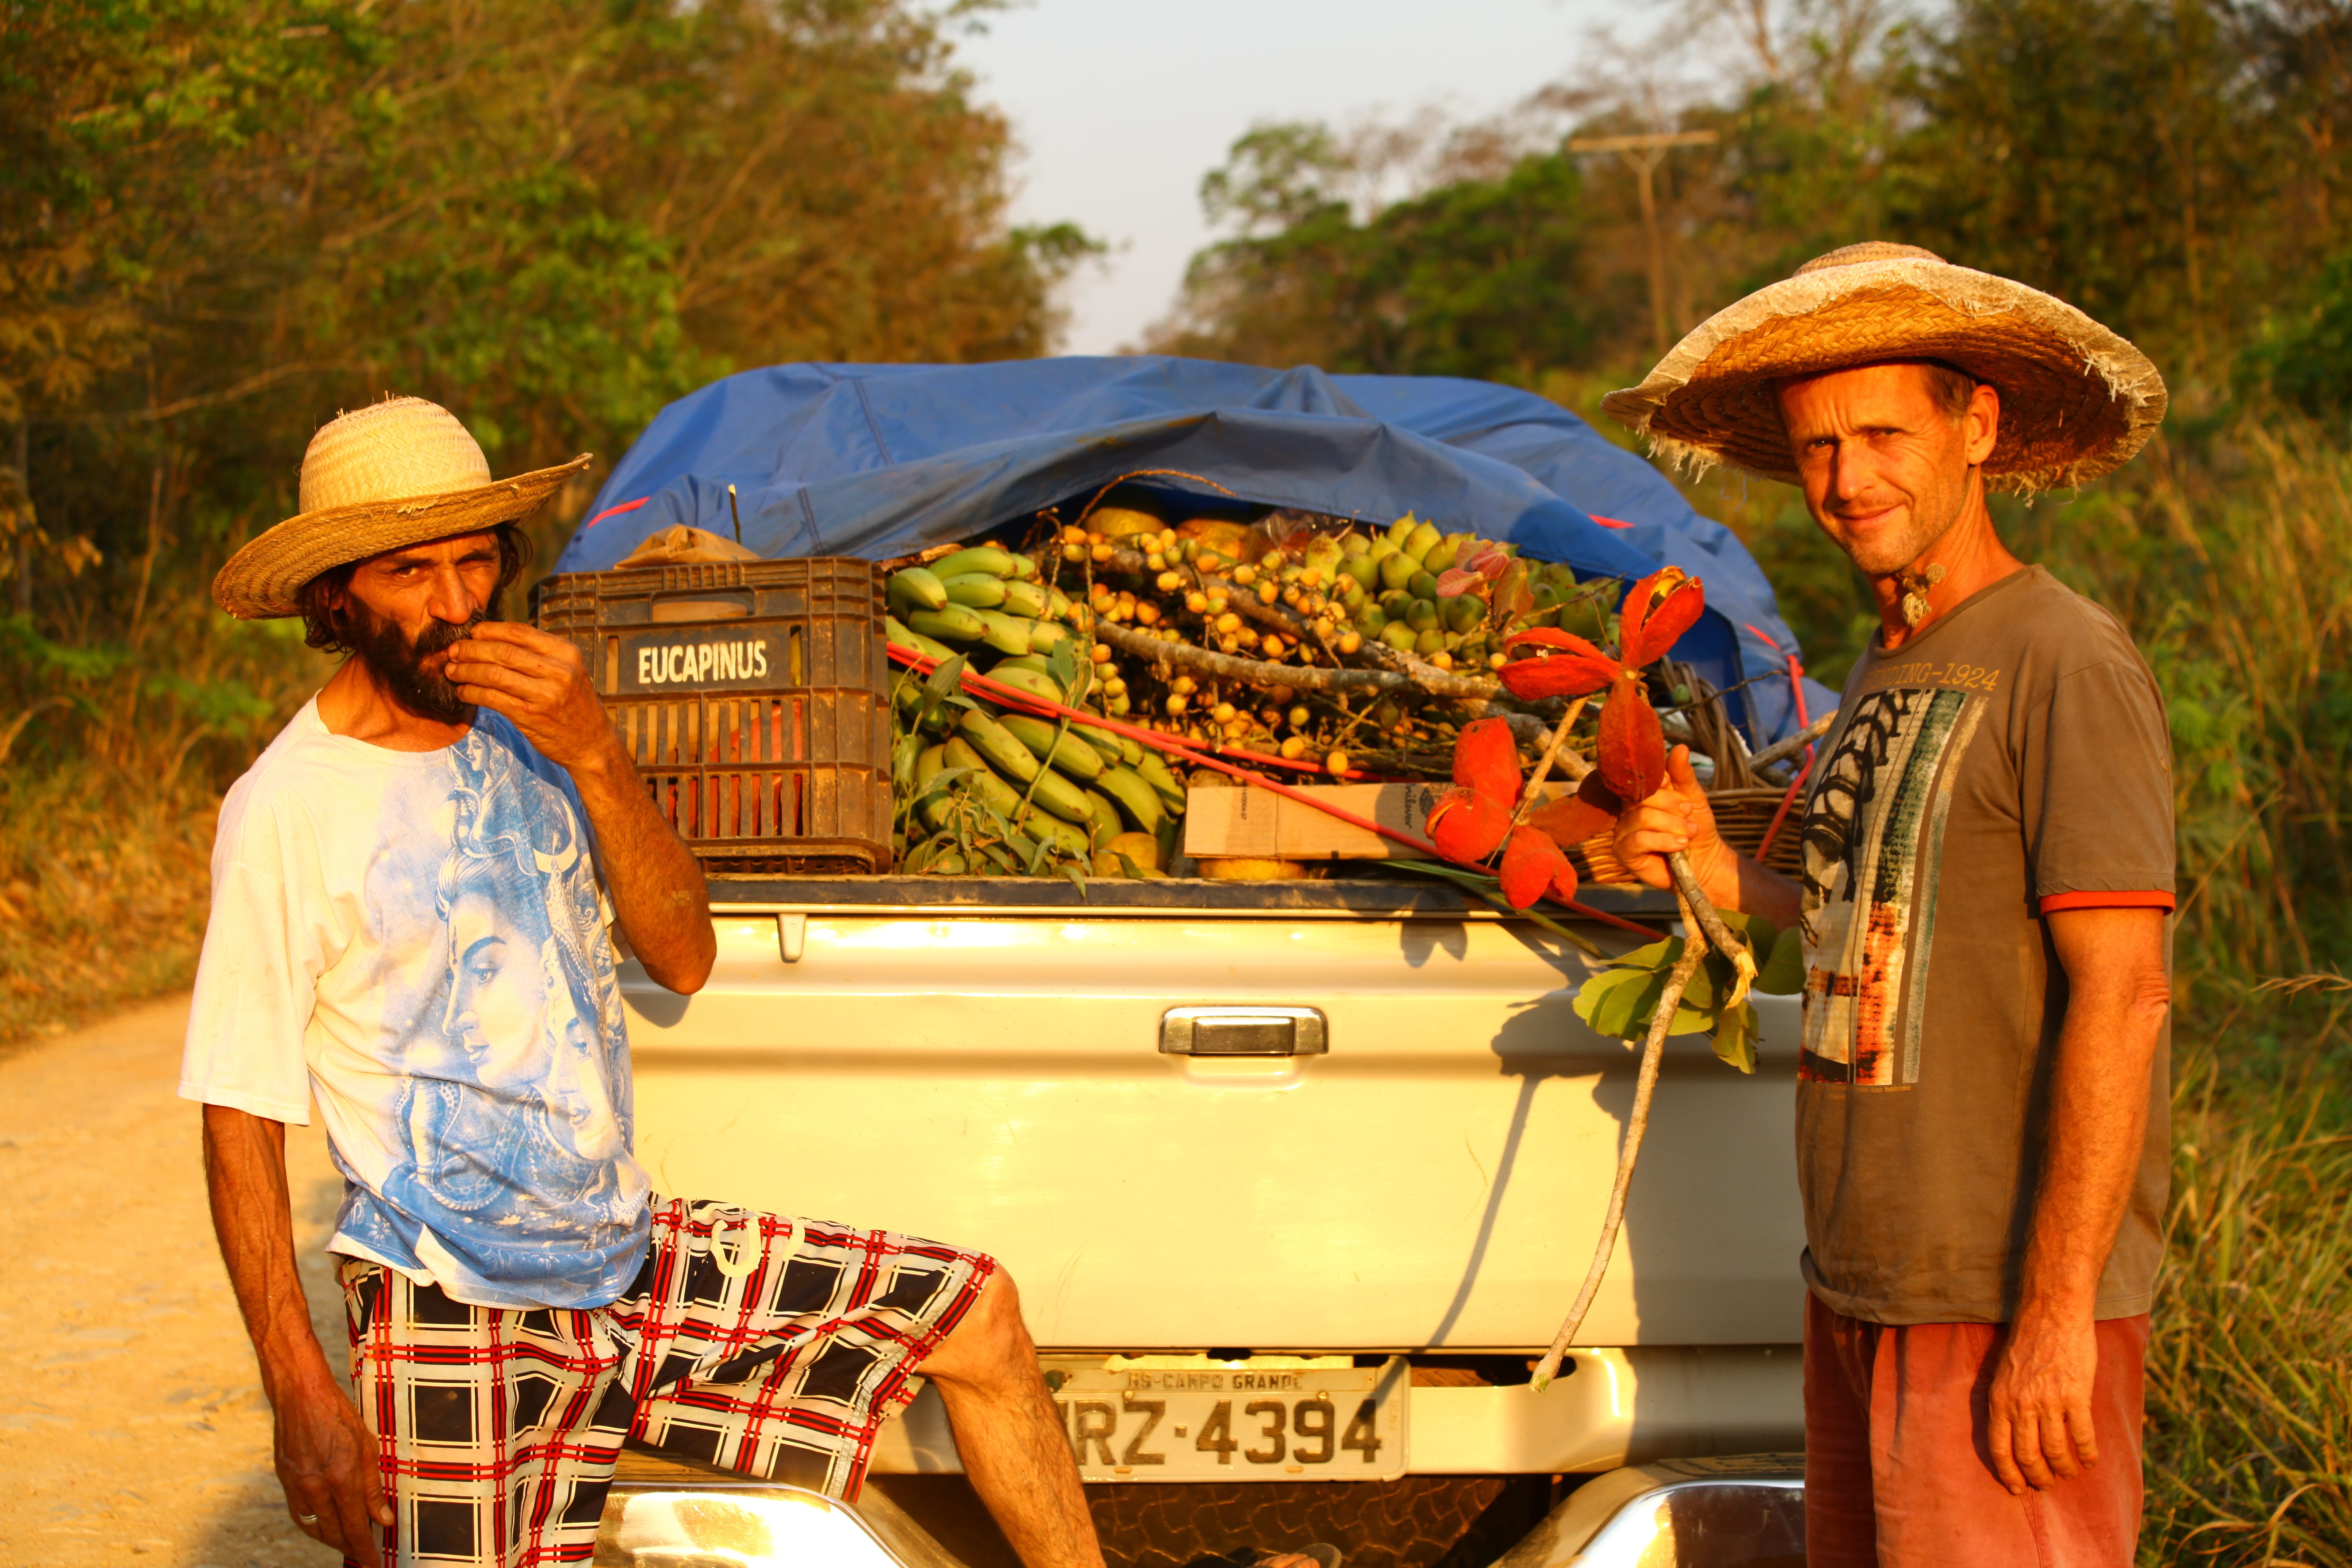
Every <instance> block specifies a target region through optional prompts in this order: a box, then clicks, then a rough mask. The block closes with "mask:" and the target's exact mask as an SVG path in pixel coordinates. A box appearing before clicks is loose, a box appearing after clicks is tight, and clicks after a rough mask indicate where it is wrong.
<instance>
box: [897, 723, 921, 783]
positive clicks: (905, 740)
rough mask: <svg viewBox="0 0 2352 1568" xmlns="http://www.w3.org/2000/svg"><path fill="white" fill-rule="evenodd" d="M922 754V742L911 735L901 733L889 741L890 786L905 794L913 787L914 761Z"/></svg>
mask: <svg viewBox="0 0 2352 1568" xmlns="http://www.w3.org/2000/svg"><path fill="white" fill-rule="evenodd" d="M922 754H923V742H921V741H920V740H919V739H917V738H916V737H915V736H912V735H901V736H899V737H898V739H897V740H895V741H893V742H890V787H891V788H892V789H895V790H897V791H898V793H899V794H900V795H905V794H907V793H908V792H909V791H911V790H912V789H913V788H914V787H915V763H916V761H917V760H918V759H919V758H920V757H921V756H922Z"/></svg>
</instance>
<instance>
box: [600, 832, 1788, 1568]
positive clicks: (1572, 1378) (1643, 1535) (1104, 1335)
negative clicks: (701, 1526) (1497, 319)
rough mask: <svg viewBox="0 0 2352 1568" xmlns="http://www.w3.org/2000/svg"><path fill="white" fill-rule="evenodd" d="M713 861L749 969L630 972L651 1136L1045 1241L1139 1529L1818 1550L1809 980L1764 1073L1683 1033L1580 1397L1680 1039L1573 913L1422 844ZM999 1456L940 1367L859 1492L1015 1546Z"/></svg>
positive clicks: (1414, 1554)
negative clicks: (1367, 870)
mask: <svg viewBox="0 0 2352 1568" xmlns="http://www.w3.org/2000/svg"><path fill="white" fill-rule="evenodd" d="M711 887H712V899H713V913H714V919H715V921H716V923H717V927H718V932H719V960H718V966H717V968H716V969H715V970H714V972H713V973H712V975H711V978H710V983H709V986H708V987H707V988H706V989H705V990H703V991H702V992H700V993H699V994H697V995H695V996H693V997H692V998H690V999H689V998H684V997H678V996H675V995H673V994H669V993H668V992H666V991H663V990H661V989H659V988H658V987H656V986H655V985H654V984H651V983H650V982H649V981H646V979H645V978H644V977H643V976H642V975H636V974H634V973H628V972H625V990H626V994H627V997H628V1001H629V1005H630V1006H631V1008H632V1010H633V1015H634V1016H632V1018H631V1020H630V1025H631V1040H632V1046H633V1049H634V1052H635V1064H636V1085H637V1108H638V1126H639V1132H638V1142H639V1149H640V1154H641V1157H642V1159H643V1161H644V1163H645V1164H646V1168H647V1169H648V1171H650V1172H651V1173H652V1174H653V1176H654V1179H655V1181H656V1184H657V1185H658V1186H659V1187H660V1188H661V1190H663V1191H667V1192H681V1193H690V1194H700V1195H708V1196H712V1197H724V1198H727V1199H730V1200H733V1201H737V1202H742V1203H747V1204H755V1205H761V1206H764V1207H768V1208H772V1209H774V1210H778V1211H781V1212H785V1213H793V1214H804V1215H824V1216H828V1217H834V1216H837V1217H840V1218H843V1219H846V1220H854V1221H856V1222H857V1223H859V1224H862V1225H869V1226H888V1227H891V1228H895V1229H899V1230H905V1231H910V1232H913V1233H916V1234H919V1235H928V1236H932V1237H942V1238H947V1239H951V1240H953V1241H956V1242H958V1243H960V1244H963V1245H969V1246H972V1247H981V1248H984V1249H986V1250H988V1251H990V1252H992V1253H994V1254H995V1255H996V1256H997V1257H999V1258H1002V1259H1003V1261H1004V1263H1005V1264H1006V1265H1007V1266H1008V1267H1009V1268H1010V1269H1011V1271H1012V1273H1013V1277H1014V1278H1015V1279H1018V1280H1019V1281H1020V1283H1021V1286H1022V1292H1023V1299H1024V1304H1025V1307H1026V1310H1027V1315H1028V1321H1029V1327H1030V1330H1031V1331H1032V1332H1033V1334H1034V1336H1035V1338H1036V1341H1037V1343H1038V1345H1039V1347H1040V1350H1041V1352H1042V1353H1043V1356H1044V1358H1045V1367H1046V1372H1047V1380H1048V1382H1049V1384H1052V1385H1053V1386H1054V1388H1055V1392H1056V1395H1057V1398H1058V1400H1059V1402H1060V1404H1061V1405H1062V1408H1063V1411H1064V1415H1065V1418H1066V1421H1067V1422H1068V1424H1069V1432H1070V1436H1071V1441H1072V1443H1073V1446H1074V1447H1076V1450H1077V1453H1078V1457H1079V1460H1080V1463H1081V1466H1082V1468H1083V1471H1084V1474H1085V1476H1086V1479H1087V1481H1088V1483H1089V1495H1090V1497H1091V1498H1092V1500H1094V1503H1095V1512H1096V1515H1097V1521H1098V1522H1099V1524H1100V1526H1101V1529H1102V1534H1103V1539H1104V1545H1105V1549H1106V1552H1107V1553H1108V1556H1109V1558H1110V1560H1111V1561H1112V1563H1115V1564H1126V1565H1130V1568H1181V1565H1182V1564H1187V1563H1195V1562H1198V1561H1199V1560H1201V1559H1202V1558H1204V1557H1210V1556H1214V1555H1217V1554H1220V1553H1232V1552H1237V1551H1246V1550H1247V1549H1249V1548H1253V1547H1260V1548H1287V1547H1291V1546H1296V1545H1297V1544H1300V1543H1303V1542H1307V1541H1328V1542H1332V1543H1333V1544H1335V1545H1338V1546H1339V1547H1340V1548H1341V1549H1342V1550H1343V1551H1344V1552H1346V1554H1347V1561H1348V1563H1349V1564H1350V1568H1391V1565H1393V1568H1432V1565H1436V1564H1443V1565H1444V1568H1487V1565H1488V1564H1490V1563H1498V1562H1500V1563H1507V1565H1508V1568H1567V1565H1569V1564H1571V1563H1583V1564H1591V1565H1594V1568H1598V1565H1600V1564H1602V1563H1622V1564H1629V1565H1630V1564H1634V1563H1642V1564H1665V1563H1680V1564H1685V1565H1688V1568H1701V1565H1704V1568H1717V1565H1721V1568H1730V1565H1733V1564H1756V1565H1760V1564H1769V1563H1791V1564H1792V1563H1801V1561H1802V1529H1801V1471H1800V1468H1799V1465H1798V1462H1797V1460H1796V1458H1794V1457H1793V1456H1792V1454H1791V1453H1790V1450H1794V1449H1797V1448H1799V1447H1801V1412H1800V1399H1799V1389H1800V1362H1801V1357H1800V1352H1799V1346H1798V1341H1799V1337H1800V1322H1801V1317H1800V1312H1801V1302H1802V1297H1801V1289H1802V1287H1801V1283H1800V1281H1799V1279H1798V1276H1797V1270H1796V1258H1797V1253H1798V1249H1799V1247H1800V1246H1801V1239H1802V1238H1801V1225H1800V1220H1799V1215H1798V1209H1797V1203H1796V1184H1795V1179H1794V1171H1793V1157H1792V1147H1791V1135H1790V1100H1791V1096H1792V1092H1793V1082H1794V1071H1795V1060H1796V1053H1795V1041H1796V1038H1797V1031H1796V1017H1795V1008H1794V1002H1793V999H1791V998H1778V997H1759V998H1758V1003H1759V1014H1760V1015H1761V1016H1762V1019H1763V1035H1762V1042H1761V1045H1760V1047H1759V1070H1758V1071H1757V1073H1756V1074H1755V1075H1754V1076H1753V1077H1743V1076H1741V1075H1740V1074H1738V1073H1737V1072H1734V1071H1732V1070H1731V1069H1729V1068H1726V1067H1725V1066H1723V1065H1722V1064H1721V1063H1720V1062H1718V1061H1717V1059H1716V1058H1715V1057H1714V1055H1713V1053H1712V1051H1711V1049H1710V1048H1709V1046H1708V1044H1707V1042H1706V1040H1705V1039H1703V1038H1692V1039H1678V1040H1675V1041H1674V1042H1672V1043H1671V1045H1670V1046H1669V1048H1668V1052H1667V1056H1666V1068H1665V1073H1664V1079H1663V1080H1662V1082H1661V1084H1660V1087H1659V1089H1658V1095H1657V1101H1656V1112H1655V1115H1654V1120H1653V1121H1652V1123H1651V1127H1650V1131H1649V1136H1648V1140H1647V1142H1646V1144H1645V1146H1644V1149H1643V1159H1642V1163H1641V1167H1640V1171H1639V1173H1638V1175H1637V1177H1636V1179H1635V1182H1634V1184H1633V1197H1632V1202H1631V1205H1630V1206H1629V1209H1628V1217H1627V1222H1626V1226H1625V1230H1624V1234H1623V1237H1622V1241H1621V1243H1620V1246H1619V1248H1618V1252H1617V1257H1616V1259H1615V1261H1614V1263H1613V1264H1612V1267H1611V1268H1610V1271H1609V1275H1608V1279H1607V1281H1606V1283H1605V1284H1604V1285H1603V1287H1602V1289H1601V1294H1600V1298H1599V1300H1598V1301H1597V1303H1596V1304H1595V1305H1594V1307H1593V1309H1592V1311H1591V1315H1590V1317H1589V1318H1587V1320H1586V1321H1585V1323H1584V1326H1583V1330H1582V1331H1581V1334H1580V1346H1579V1348H1577V1349H1576V1350H1575V1351H1574V1352H1573V1353H1572V1355H1571V1357H1570V1363H1569V1364H1568V1366H1567V1367H1566V1368H1564V1369H1563V1371H1564V1373H1569V1374H1570V1375H1564V1376H1563V1377H1562V1378H1561V1379H1560V1380H1559V1381H1558V1382H1557V1383H1555V1384H1553V1385H1552V1386H1551V1387H1550V1388H1549V1390H1548V1391H1545V1392H1542V1393H1538V1392H1537V1391H1536V1390H1535V1389H1534V1388H1533V1387H1531V1386H1530V1385H1529V1384H1528V1365H1529V1363H1530V1361H1531V1359H1532V1358H1533V1357H1535V1356H1536V1355H1538V1353H1540V1352H1541V1351H1542V1350H1543V1349H1544V1348H1545V1347H1546V1346H1547V1345H1548V1344H1549V1342H1550V1339H1551V1336H1552V1334H1553V1332H1554V1331H1555V1330H1556V1329H1557V1327H1558V1325H1559V1319H1560V1317H1561V1315H1562V1313H1563V1312H1564V1311H1565V1310H1566V1308H1567V1306H1568V1303H1569V1302H1570V1299H1571V1298H1572V1297H1573V1295H1574V1294H1575V1291H1576V1288H1577V1286H1578V1285H1579V1283H1580V1281H1581V1279H1582V1278H1583V1276H1584V1272H1585V1269H1586V1267H1587V1265H1588V1263H1589V1261H1590V1258H1591V1250H1592V1246H1593V1241H1594V1238H1595V1236H1596V1233H1597V1231H1598V1228H1599V1226H1600V1223H1601V1211H1602V1208H1603V1205H1604V1204H1605V1202H1606V1198H1607V1194H1608V1192H1609V1187H1610V1183H1611V1178H1612V1173H1613V1170H1614V1166H1615V1162H1616V1159H1617V1153H1618V1147H1619V1141H1620V1136H1621V1133H1622V1127H1623V1122H1624V1118H1625V1115H1626V1112H1627V1109H1628V1106H1629V1104H1630V1101H1631V1100H1632V1096H1633V1077H1634V1066H1635V1060H1636V1057H1637V1055H1638V1053H1637V1052H1636V1051H1633V1050H1629V1049H1628V1048H1626V1047H1623V1046H1622V1045H1621V1044H1619V1043H1618V1042H1616V1041H1613V1040H1604V1039H1601V1038H1598V1037H1595V1036H1594V1035H1592V1034H1591V1032H1590V1031H1589V1030H1587V1029H1586V1028H1585V1027H1584V1026H1583V1025H1582V1024H1581V1023H1580V1021H1579V1020H1578V1018H1577V1017H1576V1016H1575V1014H1574V1012H1573V1011H1572V1010H1571V1007H1570V1003H1571V1001H1572V998H1573V996H1574V994H1575V991H1576V989H1577V987H1578V986H1579V984H1581V982H1582V981H1583V979H1584V978H1585V977H1586V975H1587V974H1588V973H1591V969H1590V961H1589V960H1588V959H1586V958H1585V957H1584V956H1583V955H1582V954H1580V953H1579V952H1576V951H1575V950H1573V949H1572V948H1570V947H1569V946H1568V945H1567V944H1565V943H1563V942H1559V940H1558V938H1557V937H1555V936H1552V935H1550V934H1549V933H1547V932H1545V931H1543V930H1542V929H1541V928H1539V927H1538V926H1537V925H1535V924H1534V923H1533V922H1531V921H1519V920H1512V919H1509V918H1505V917H1501V916H1498V915H1496V914H1494V913H1492V912H1489V911H1487V910H1484V909H1471V908H1465V900H1463V898H1462V897H1461V896H1460V895H1459V894H1458V893H1456V892H1454V890H1452V889H1448V888H1445V887H1444V886H1442V885H1437V884H1433V883H1429V882H1426V881H1423V880H1418V879H1412V878H1411V877H1410V876H1409V874H1406V873H1401V872H1397V871H1393V870H1391V871H1390V872H1388V873H1387V874H1386V877H1385V878H1380V877H1377V876H1374V877H1366V878H1360V879H1351V878H1338V879H1330V880H1323V881H1307V882H1276V883H1257V884H1235V883H1223V882H1204V881H1192V880H1166V881H1128V882H1103V881H1097V882H1095V883H1094V884H1092V885H1091V886H1090V887H1089V888H1088V889H1087V892H1086V894H1085V895H1084V896H1083V897H1082V896H1081V895H1080V893H1079V891H1078V889H1076V888H1073V887H1071V886H1069V885H1067V884H1066V883H1061V882H1051V881H1033V880H995V879H986V880H983V879H969V880H965V879H943V878H936V877H933V878H890V877H877V878H855V879H767V880H761V879H714V881H713V882H712V884H711ZM1591 897H1592V898H1593V900H1595V902H1596V904H1597V905H1598V904H1600V903H1602V902H1604V901H1606V902H1607V907H1608V908H1610V909H1612V910H1614V911H1616V912H1619V913H1623V914H1629V915H1632V916H1634V917H1636V918H1643V919H1648V920H1651V921H1662V920H1664V919H1665V918H1667V916H1668V910H1667V909H1666V907H1665V906H1664V903H1663V901H1662V900H1657V899H1655V898H1654V896H1651V895H1643V894H1628V893H1625V892H1622V891H1620V890H1612V889H1600V890H1596V891H1593V892H1592V893H1591ZM1586 929H1587V930H1588V931H1589V932H1590V933H1591V935H1593V936H1594V937H1595V938H1596V939H1597V940H1600V941H1601V942H1607V943H1616V944H1620V945H1624V946H1630V945H1633V943H1632V941H1631V939H1630V938H1628V937H1627V936H1626V935H1625V934H1624V933H1623V932H1622V931H1613V930H1612V928H1608V927H1605V926H1601V925H1598V924H1594V925H1591V926H1588V927H1587V928H1586ZM958 1471H959V1464H958V1461H957V1458H956V1453H955V1449H954V1446H953V1444H952V1442H951V1441H950V1437H949V1435H948V1431H947V1426H946V1423H945V1420H944V1418H943V1416H942V1415H941V1413H940V1408H939V1406H938V1405H937V1402H936V1400H935V1398H933V1397H932V1396H930V1395H928V1394H927V1395H925V1396H924V1397H923V1398H922V1399H919V1401H918V1402H917V1403H916V1405H914V1406H913V1408H912V1409H911V1410H910V1411H909V1412H908V1415H907V1416H906V1417H905V1418H904V1419H902V1420H899V1421H898V1422H894V1423H893V1424H892V1426H891V1427H890V1428H889V1429H888V1430H887V1432H886V1434H885V1436H884V1437H883V1439H882V1441H881V1443H880V1445H879V1446H878V1447H877V1455H876V1460H875V1465H874V1475H873V1477H872V1478H871V1479H869V1481H868V1483H867V1487H866V1492H865V1495H864V1497H863V1499H862V1500H861V1501H860V1503H859V1505H858V1512H859V1514H860V1515H861V1516H862V1518H863V1522H864V1524H865V1525H866V1527H867V1528H869V1529H871V1530H872V1531H875V1532H876V1533H877V1535H878V1536H879V1538H880V1539H881V1540H882V1541H883V1542H885V1544H886V1546H887V1554H888V1555H889V1556H892V1557H895V1558H897V1559H898V1561H899V1562H901V1563H906V1564H908V1568H945V1565H947V1564H952V1563H962V1564H966V1565H968V1568H998V1565H999V1564H1007V1563H1011V1562H1012V1558H1011V1556H1010V1553H1009V1552H1008V1551H1007V1549H1006V1548H1005V1547H1004V1545H1003V1542H1002V1540H1001V1538H998V1537H996V1536H995V1535H994V1532H993V1531H992V1528H991V1527H990V1526H988V1524H987V1522H986V1521H985V1517H984V1515H982V1513H981V1512H980V1510H979V1509H978V1507H977V1505H976V1503H975V1502H974V1501H973V1500H972V1498H971V1493H970V1491H969V1489H967V1488H965V1486H964V1484H963V1482H962V1480H961V1476H960V1475H959V1474H958ZM621 1480H622V1486H621V1487H620V1488H619V1489H618V1490H617V1491H616V1494H615V1504H614V1514H613V1515H612V1516H610V1517H612V1518H614V1519H617V1518H619V1517H620V1514H621V1512H622V1511H623V1510H624V1509H625V1507H626V1506H627V1505H628V1502H629V1500H630V1498H631V1497H632V1496H635V1497H637V1498H639V1499H640V1500H649V1499H652V1498H653V1495H654V1494H656V1493H660V1494H662V1496H664V1497H667V1496H669V1495H671V1494H674V1493H679V1492H690V1491H692V1490H694V1489H697V1488H722V1487H724V1486H725V1485H726V1483H728V1482H729V1481H730V1480H736V1481H740V1478H729V1477H725V1476H723V1475H721V1474H720V1473H719V1472H702V1471H696V1470H694V1469H693V1468H691V1467H688V1466H685V1465H682V1464H678V1463H674V1462H670V1461H667V1460H664V1459H662V1458H659V1457H657V1456H655V1455H652V1454H651V1453H649V1452H648V1453H634V1452H633V1453H632V1454H630V1455H628V1456H626V1457H625V1464H624V1468H623V1471H622V1476H621ZM711 1496H712V1497H713V1498H714V1500H715V1499H716V1498H717V1496H718V1494H717V1493H712V1494H711ZM665 1506H667V1504H665ZM608 1537H609V1532H608ZM607 1548H608V1550H607V1551H606V1552H604V1554H601V1555H600V1556H599V1559H598V1561H600V1562H611V1563H632V1562H648V1563H649V1562H655V1561H659V1562H662V1563H672V1562H685V1561H702V1559H690V1558H681V1557H677V1556H675V1555H661V1554H658V1553H649V1554H646V1555H644V1556H637V1555H634V1554H632V1553H631V1552H629V1551H627V1550H626V1546H625V1542H621V1543H618V1544H615V1543H614V1542H613V1541H612V1540H610V1539H609V1538H608V1542H607ZM764 1560H766V1559H757V1558H750V1559H747V1558H744V1557H740V1556H738V1557H720V1558H711V1559H709V1561H729V1562H743V1561H764ZM775 1560H776V1561H782V1560H783V1559H782V1558H777V1559H775Z"/></svg>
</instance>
